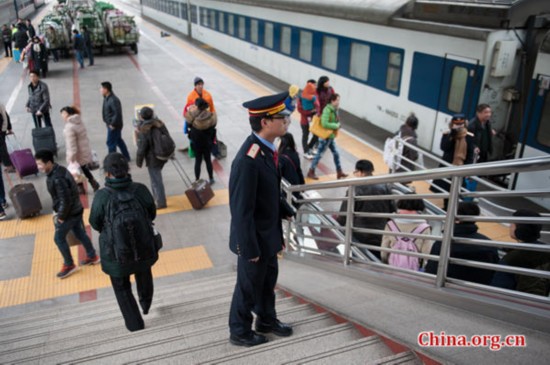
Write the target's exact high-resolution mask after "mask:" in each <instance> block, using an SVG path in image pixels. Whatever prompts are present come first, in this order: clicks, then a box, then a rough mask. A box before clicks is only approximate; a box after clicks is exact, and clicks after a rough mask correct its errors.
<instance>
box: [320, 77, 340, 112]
mask: <svg viewBox="0 0 550 365" xmlns="http://www.w3.org/2000/svg"><path fill="white" fill-rule="evenodd" d="M334 94H336V92H335V91H334V89H333V88H332V86H330V80H329V78H328V76H321V77H319V81H317V90H316V95H315V96H316V101H315V105H316V107H317V116H318V117H320V116H321V115H322V114H323V110H324V109H325V106H327V104H328V103H330V98H331V96H332V95H334Z"/></svg>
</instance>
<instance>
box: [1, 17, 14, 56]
mask: <svg viewBox="0 0 550 365" xmlns="http://www.w3.org/2000/svg"><path fill="white" fill-rule="evenodd" d="M2 42H4V51H5V52H6V57H12V50H11V42H12V39H11V30H10V29H9V28H8V25H7V24H4V25H2Z"/></svg>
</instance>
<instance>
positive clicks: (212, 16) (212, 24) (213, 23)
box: [208, 9, 218, 29]
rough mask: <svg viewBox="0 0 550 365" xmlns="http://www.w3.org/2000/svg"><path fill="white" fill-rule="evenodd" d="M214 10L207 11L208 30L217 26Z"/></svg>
mask: <svg viewBox="0 0 550 365" xmlns="http://www.w3.org/2000/svg"><path fill="white" fill-rule="evenodd" d="M216 13H217V12H216V10H214V9H210V10H208V16H209V17H210V28H212V29H216V26H217V25H218V23H217V21H216Z"/></svg>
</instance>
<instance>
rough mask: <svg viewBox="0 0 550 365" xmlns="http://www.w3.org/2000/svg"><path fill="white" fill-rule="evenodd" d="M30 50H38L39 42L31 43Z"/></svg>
mask: <svg viewBox="0 0 550 365" xmlns="http://www.w3.org/2000/svg"><path fill="white" fill-rule="evenodd" d="M32 50H33V51H35V52H40V43H33V45H32Z"/></svg>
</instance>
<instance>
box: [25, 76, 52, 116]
mask: <svg viewBox="0 0 550 365" xmlns="http://www.w3.org/2000/svg"><path fill="white" fill-rule="evenodd" d="M27 88H28V90H29V100H27V104H26V105H25V106H26V107H27V108H29V109H30V110H31V113H33V114H34V113H36V112H37V111H39V110H40V111H41V112H42V113H48V112H49V110H50V108H51V104H50V91H49V90H48V85H46V83H45V82H42V81H40V80H39V81H38V84H36V87H35V88H34V90H33V87H32V82H31V83H30V84H29V86H28V87H27Z"/></svg>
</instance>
